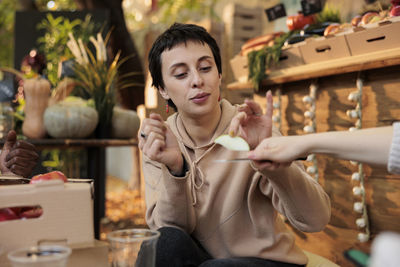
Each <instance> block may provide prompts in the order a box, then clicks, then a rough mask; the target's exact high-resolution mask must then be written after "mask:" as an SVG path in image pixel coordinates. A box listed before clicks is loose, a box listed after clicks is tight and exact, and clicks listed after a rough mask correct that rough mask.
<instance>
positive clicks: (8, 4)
mask: <svg viewBox="0 0 400 267" xmlns="http://www.w3.org/2000/svg"><path fill="white" fill-rule="evenodd" d="M16 7H17V1H15V0H1V1H0V47H1V49H0V66H9V67H11V66H12V65H13V54H14V51H13V50H14V49H13V43H12V40H13V32H14V15H15V12H12V11H13V10H15V9H16Z"/></svg>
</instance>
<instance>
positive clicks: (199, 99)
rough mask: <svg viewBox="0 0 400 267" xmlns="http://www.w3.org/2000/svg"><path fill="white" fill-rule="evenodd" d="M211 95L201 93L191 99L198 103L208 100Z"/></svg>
mask: <svg viewBox="0 0 400 267" xmlns="http://www.w3.org/2000/svg"><path fill="white" fill-rule="evenodd" d="M209 96H210V95H209V94H201V95H197V96H195V97H193V98H192V99H191V100H192V101H193V102H194V103H196V104H201V103H204V102H205V101H207V99H208V97H209Z"/></svg>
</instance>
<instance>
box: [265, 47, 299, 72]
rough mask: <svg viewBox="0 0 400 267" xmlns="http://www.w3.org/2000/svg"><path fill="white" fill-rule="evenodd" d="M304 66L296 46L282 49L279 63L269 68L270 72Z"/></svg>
mask: <svg viewBox="0 0 400 267" xmlns="http://www.w3.org/2000/svg"><path fill="white" fill-rule="evenodd" d="M300 65H304V60H303V56H302V54H301V51H300V48H299V46H298V45H292V46H289V47H287V48H283V49H282V51H281V56H280V57H279V62H278V63H277V64H275V65H273V66H272V67H271V70H281V69H287V68H291V67H296V66H300Z"/></svg>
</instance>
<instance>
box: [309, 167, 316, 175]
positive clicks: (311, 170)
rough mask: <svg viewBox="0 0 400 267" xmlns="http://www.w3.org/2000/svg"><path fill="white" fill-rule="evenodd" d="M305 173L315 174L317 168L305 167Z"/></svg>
mask: <svg viewBox="0 0 400 267" xmlns="http://www.w3.org/2000/svg"><path fill="white" fill-rule="evenodd" d="M307 172H308V173H311V174H314V173H316V172H317V168H316V167H315V166H308V167H307Z"/></svg>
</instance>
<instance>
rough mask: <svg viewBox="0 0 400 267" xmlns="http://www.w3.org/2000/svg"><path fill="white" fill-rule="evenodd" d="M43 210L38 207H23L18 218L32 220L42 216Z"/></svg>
mask: <svg viewBox="0 0 400 267" xmlns="http://www.w3.org/2000/svg"><path fill="white" fill-rule="evenodd" d="M42 214H43V209H42V208H41V207H40V206H36V207H23V208H22V210H21V213H20V214H19V217H20V218H26V219H33V218H38V217H40V216H42Z"/></svg>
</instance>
